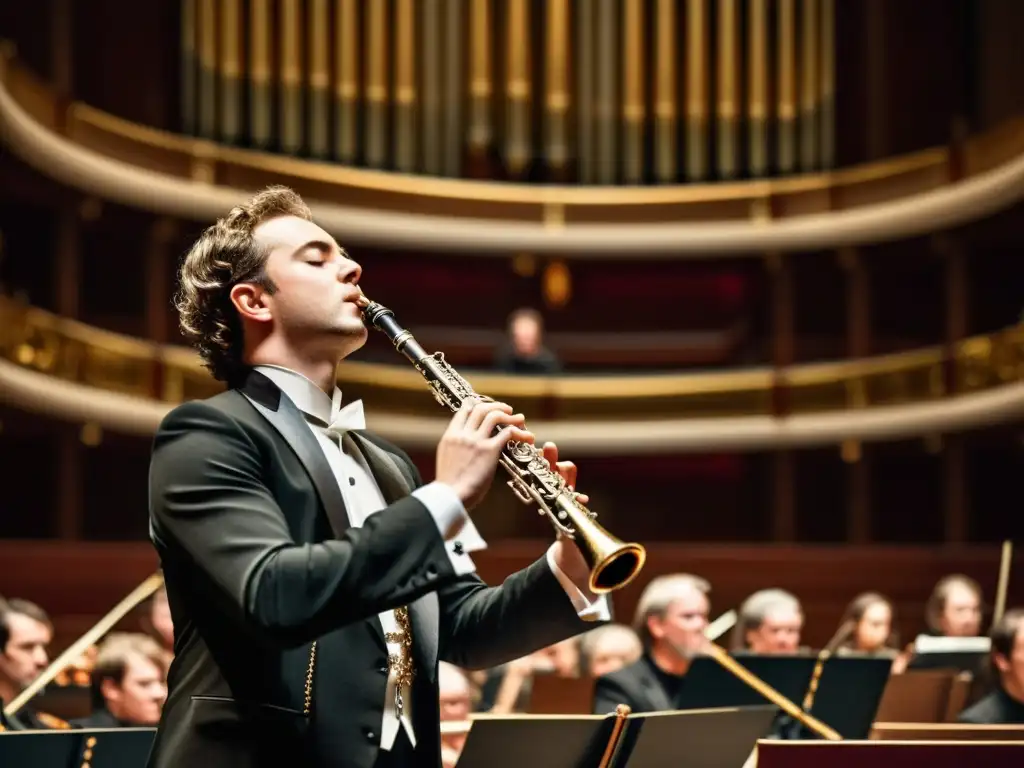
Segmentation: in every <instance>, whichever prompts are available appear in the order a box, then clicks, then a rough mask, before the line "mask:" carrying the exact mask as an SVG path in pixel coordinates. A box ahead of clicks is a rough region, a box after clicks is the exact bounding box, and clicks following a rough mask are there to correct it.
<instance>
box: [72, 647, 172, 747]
mask: <svg viewBox="0 0 1024 768" xmlns="http://www.w3.org/2000/svg"><path fill="white" fill-rule="evenodd" d="M166 699H167V653H166V651H165V650H164V649H163V648H161V647H160V644H159V643H157V641H156V640H154V639H153V638H151V637H149V636H148V635H144V634H141V633H130V634H129V633H118V634H112V635H110V636H109V637H108V638H107V639H106V640H105V641H104V642H103V643H102V644H101V645H100V648H99V652H98V653H97V655H96V664H95V665H94V666H93V670H92V714H91V715H89V716H88V717H84V718H80V719H78V720H73V721H72V722H71V725H72V726H73V727H76V728H118V727H129V728H148V727H152V726H155V725H156V724H157V723H158V722H159V721H160V712H161V710H162V709H163V706H164V701H165V700H166Z"/></svg>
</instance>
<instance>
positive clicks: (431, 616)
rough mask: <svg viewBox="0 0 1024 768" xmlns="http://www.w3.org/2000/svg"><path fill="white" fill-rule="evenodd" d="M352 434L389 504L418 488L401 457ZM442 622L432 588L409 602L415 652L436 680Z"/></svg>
mask: <svg viewBox="0 0 1024 768" xmlns="http://www.w3.org/2000/svg"><path fill="white" fill-rule="evenodd" d="M349 438H351V441H352V443H354V445H355V447H356V448H357V449H358V450H359V451H360V453H362V455H363V458H365V459H366V464H367V466H369V468H370V472H371V473H372V474H373V477H374V479H375V480H376V481H377V486H378V487H379V488H380V491H381V494H382V495H383V496H384V500H385V501H386V502H387V503H388V504H393V503H394V502H396V501H398V500H399V499H404V498H405V497H406V496H408V495H409V494H410V493H412V492H413V491H414V490H415V488H413V485H412V484H413V479H412V477H411V476H409V475H408V474H407V470H406V469H405V467H403V466H402V462H401V460H400V459H398V458H396V457H395V456H393V455H392V454H391V453H388V452H387V451H385V450H384V449H383V448H381V447H380V446H378V445H377V444H376V443H374V442H373V441H372V440H370V439H369V438H367V437H365V436H364V435H362V434H361V433H360V432H359V431H353V432H350V433H348V435H347V436H346V440H347V439H349ZM439 622H440V612H439V609H438V604H437V594H436V593H433V592H430V593H428V594H426V595H424V596H423V597H421V598H420V599H419V600H416V601H414V602H413V603H411V604H410V605H409V623H410V624H412V636H413V654H414V655H415V656H417V657H418V659H417V660H418V661H419V665H420V669H422V670H425V671H426V672H427V674H428V676H429V677H430V679H431V680H433V677H434V667H435V664H436V662H437V650H438V637H437V633H438V627H439ZM377 634H378V635H379V636H380V639H381V642H384V636H383V635H382V634H381V633H379V632H378V633H377Z"/></svg>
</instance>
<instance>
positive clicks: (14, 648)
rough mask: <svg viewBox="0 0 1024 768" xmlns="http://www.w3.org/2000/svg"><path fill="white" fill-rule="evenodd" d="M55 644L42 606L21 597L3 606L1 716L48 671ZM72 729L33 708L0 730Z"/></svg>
mask: <svg viewBox="0 0 1024 768" xmlns="http://www.w3.org/2000/svg"><path fill="white" fill-rule="evenodd" d="M52 641H53V623H52V622H51V621H50V617H49V616H48V615H47V613H46V611H44V610H43V609H42V608H40V607H39V606H38V605H36V604H35V603H32V602H29V601H28V600H21V599H19V598H12V599H11V600H7V601H4V602H3V603H0V716H2V712H3V709H4V706H5V705H6V704H8V703H9V702H11V701H12V700H13V699H14V698H15V697H16V696H18V695H19V694H20V693H21V692H22V691H23V690H25V688H27V687H28V685H29V683H31V682H32V681H33V680H35V679H36V677H38V676H39V674H40V673H41V672H42V671H43V670H44V669H46V666H47V664H48V663H49V653H48V648H49V645H50V643H51V642H52ZM69 727H70V726H69V725H68V723H67V722H65V721H64V720H62V719H60V718H59V717H56V716H54V715H51V714H49V713H47V712H39V711H37V710H35V709H32V708H30V707H22V708H21V710H20V711H18V712H17V714H15V715H11V716H9V717H6V716H4V717H3V721H2V722H0V728H2V729H3V730H12V731H20V730H53V729H65V728H69Z"/></svg>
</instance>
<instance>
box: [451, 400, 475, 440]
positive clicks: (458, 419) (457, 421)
mask: <svg viewBox="0 0 1024 768" xmlns="http://www.w3.org/2000/svg"><path fill="white" fill-rule="evenodd" d="M475 405H476V400H474V399H473V398H466V399H465V400H463V401H462V405H461V406H460V407H459V410H457V411H456V412H455V415H454V416H452V420H451V421H450V422H448V430H449V431H450V432H455V431H457V430H460V429H462V428H463V427H465V426H466V421H467V419H469V414H470V413H472V411H473V408H474V406H475Z"/></svg>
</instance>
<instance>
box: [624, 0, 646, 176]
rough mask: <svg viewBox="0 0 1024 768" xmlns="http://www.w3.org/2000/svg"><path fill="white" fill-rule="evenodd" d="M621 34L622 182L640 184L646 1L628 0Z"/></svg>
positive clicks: (642, 159) (642, 155)
mask: <svg viewBox="0 0 1024 768" xmlns="http://www.w3.org/2000/svg"><path fill="white" fill-rule="evenodd" d="M625 16H626V18H625V23H624V24H623V30H622V41H623V46H622V49H623V55H622V75H623V77H622V80H623V89H622V118H623V126H622V128H623V131H622V154H623V168H622V172H623V181H625V182H626V183H627V184H638V183H639V182H640V180H641V176H642V174H643V163H644V154H643V135H644V62H643V55H644V50H643V46H644V43H643V39H644V28H643V25H644V9H643V0H626V7H625Z"/></svg>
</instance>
